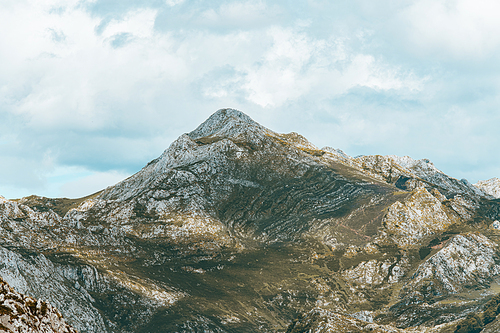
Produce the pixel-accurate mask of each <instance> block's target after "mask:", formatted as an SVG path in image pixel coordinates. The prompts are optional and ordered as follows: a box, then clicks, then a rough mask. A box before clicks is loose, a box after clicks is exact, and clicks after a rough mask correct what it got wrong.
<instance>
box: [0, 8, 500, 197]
mask: <svg viewBox="0 0 500 333" xmlns="http://www.w3.org/2000/svg"><path fill="white" fill-rule="evenodd" d="M499 54H500V2H499V1H497V0H415V1H405V0H379V1H373V0H365V1H361V0H350V1H323V0H316V1H314V0H311V1H258V0H254V1H217V0H210V1H201V0H197V1H189V0H184V1H183V0H33V1H30V0H2V1H1V3H0V195H3V196H4V197H6V198H17V197H22V196H26V195H30V194H38V195H43V196H49V197H63V196H64V197H80V196H84V195H88V194H91V193H93V192H96V191H98V190H100V189H102V188H105V187H106V186H109V185H112V184H114V183H116V182H118V181H120V180H122V179H123V178H125V177H127V176H129V175H131V174H133V173H135V172H137V171H138V170H140V169H141V168H142V167H143V166H144V165H146V164H147V163H148V162H149V161H150V160H152V159H154V158H156V157H158V156H159V155H160V154H161V153H162V152H163V150H164V149H166V148H167V147H168V146H169V145H170V143H171V142H172V141H173V140H175V139H176V138H177V137H178V136H179V135H181V134H182V133H184V132H189V131H191V130H193V129H194V128H196V127H197V126H198V125H199V124H200V123H201V122H202V121H204V120H205V119H206V118H207V117H208V116H209V115H210V114H212V113H213V112H215V111H216V110H217V109H220V108H224V107H232V108H236V109H239V110H241V111H243V112H245V113H247V114H248V115H250V116H251V117H252V118H253V119H255V120H256V121H258V122H260V123H261V124H262V125H264V126H266V127H268V128H270V129H272V130H275V131H278V132H290V131H295V132H298V133H300V134H302V135H304V136H305V137H307V138H308V139H309V140H310V141H311V142H312V143H314V144H315V145H317V146H318V147H323V146H327V145H328V146H332V147H335V148H341V149H343V150H344V151H345V152H346V153H347V154H349V155H352V156H356V155H360V154H363V155H367V154H381V155H387V154H396V155H409V156H411V157H413V158H416V159H420V158H428V159H430V160H431V161H433V162H434V164H435V165H436V166H437V167H438V168H439V169H441V170H443V171H444V172H445V173H447V174H449V175H451V176H452V177H455V178H458V179H461V178H466V179H468V180H469V181H471V182H473V183H475V182H477V181H478V180H481V179H489V178H492V177H500V154H499V151H500V149H499V147H500V134H499V133H500V132H499V125H500V112H499V111H500V94H499V93H500V57H499Z"/></svg>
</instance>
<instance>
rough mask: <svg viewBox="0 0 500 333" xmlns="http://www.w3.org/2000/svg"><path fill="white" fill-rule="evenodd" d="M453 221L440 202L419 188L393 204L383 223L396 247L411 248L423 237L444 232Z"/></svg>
mask: <svg viewBox="0 0 500 333" xmlns="http://www.w3.org/2000/svg"><path fill="white" fill-rule="evenodd" d="M453 222H455V221H454V220H453V219H450V218H449V217H448V215H447V214H446V212H445V207H444V206H443V205H442V204H441V201H440V200H439V199H437V198H436V197H434V196H433V195H432V194H430V193H429V192H428V191H427V190H426V189H425V188H420V189H417V190H415V191H414V192H413V193H412V195H411V196H410V197H408V198H406V199H405V200H404V201H403V202H399V201H398V202H395V203H394V204H392V205H391V206H390V207H389V209H388V212H387V214H386V216H385V217H384V222H383V223H384V226H385V227H386V230H387V231H388V232H389V234H390V235H391V236H392V238H393V239H394V241H395V242H396V243H397V244H398V245H399V246H401V247H410V246H414V245H416V244H418V241H419V240H421V239H422V238H424V237H426V236H429V235H433V234H436V233H440V232H443V231H444V230H446V228H447V227H449V226H450V225H451V224H452V223H453Z"/></svg>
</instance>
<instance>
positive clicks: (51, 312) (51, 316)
mask: <svg viewBox="0 0 500 333" xmlns="http://www.w3.org/2000/svg"><path fill="white" fill-rule="evenodd" d="M0 331H2V332H13V333H14V332H33V333H76V332H77V331H76V330H75V329H74V328H73V327H71V326H70V325H68V324H67V323H66V322H65V321H64V319H63V317H62V316H61V314H60V313H59V311H58V310H57V309H56V308H54V307H52V305H50V304H49V303H46V302H44V301H41V300H36V299H34V298H32V297H29V296H26V295H23V294H20V293H18V292H17V291H15V290H14V289H13V288H11V287H10V286H9V285H8V284H7V283H6V282H5V281H3V280H2V279H1V278H0Z"/></svg>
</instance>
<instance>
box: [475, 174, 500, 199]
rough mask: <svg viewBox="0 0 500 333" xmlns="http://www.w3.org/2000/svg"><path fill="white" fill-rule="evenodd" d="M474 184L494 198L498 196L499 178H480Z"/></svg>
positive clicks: (499, 196) (499, 190)
mask: <svg viewBox="0 0 500 333" xmlns="http://www.w3.org/2000/svg"><path fill="white" fill-rule="evenodd" d="M474 186H476V187H477V188H478V189H480V190H481V191H483V192H484V193H486V194H489V195H491V196H492V197H494V198H497V199H498V198H500V179H498V178H491V179H488V180H480V181H478V182H477V183H476V184H474Z"/></svg>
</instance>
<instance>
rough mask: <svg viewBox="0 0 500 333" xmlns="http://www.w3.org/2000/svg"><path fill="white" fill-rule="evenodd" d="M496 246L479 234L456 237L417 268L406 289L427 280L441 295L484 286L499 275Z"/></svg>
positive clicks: (416, 287) (415, 286)
mask: <svg viewBox="0 0 500 333" xmlns="http://www.w3.org/2000/svg"><path fill="white" fill-rule="evenodd" d="M497 247H498V245H497V244H496V243H494V242H492V241H491V240H489V239H488V238H486V237H485V236H483V235H481V234H479V233H467V234H463V235H457V236H455V237H453V238H451V239H450V240H449V241H448V243H447V244H446V245H445V246H444V247H443V248H442V249H441V250H439V252H437V253H436V254H434V255H433V256H431V257H430V258H429V259H427V260H426V261H425V262H424V263H423V264H421V265H420V266H419V267H418V269H417V271H416V272H415V273H414V274H413V276H412V277H411V279H410V284H409V285H408V286H407V289H406V290H407V291H410V290H411V291H412V292H413V291H414V290H418V289H419V287H418V286H419V285H422V284H423V283H426V282H427V281H433V282H434V283H435V284H434V286H435V289H436V292H437V293H439V294H440V295H444V294H446V293H458V292H461V291H463V290H464V289H466V288H476V287H478V286H484V285H487V284H488V283H489V282H491V279H492V277H494V276H495V275H497V274H499V273H500V257H499V256H498V254H497ZM436 295H437V294H436Z"/></svg>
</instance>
